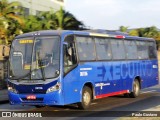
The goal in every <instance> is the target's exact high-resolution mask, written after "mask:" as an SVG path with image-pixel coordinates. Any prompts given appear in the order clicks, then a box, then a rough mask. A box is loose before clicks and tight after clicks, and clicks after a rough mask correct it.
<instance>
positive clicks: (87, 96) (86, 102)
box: [77, 86, 92, 110]
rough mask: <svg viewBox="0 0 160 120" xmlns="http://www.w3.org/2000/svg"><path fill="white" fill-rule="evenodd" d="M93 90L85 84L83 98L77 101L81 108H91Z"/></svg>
mask: <svg viewBox="0 0 160 120" xmlns="http://www.w3.org/2000/svg"><path fill="white" fill-rule="evenodd" d="M91 93H92V91H91V89H90V88H89V87H87V86H85V87H84V88H83V91H82V100H81V102H79V103H77V105H78V107H79V108H80V109H83V110H84V109H87V108H89V106H90V104H91V101H92V94H91Z"/></svg>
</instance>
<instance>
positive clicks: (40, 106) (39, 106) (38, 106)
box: [35, 105, 44, 108]
mask: <svg viewBox="0 0 160 120" xmlns="http://www.w3.org/2000/svg"><path fill="white" fill-rule="evenodd" d="M35 107H36V108H42V107H44V106H42V105H35Z"/></svg>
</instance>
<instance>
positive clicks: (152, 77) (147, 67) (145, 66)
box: [141, 60, 158, 88]
mask: <svg viewBox="0 0 160 120" xmlns="http://www.w3.org/2000/svg"><path fill="white" fill-rule="evenodd" d="M141 69H142V71H141V80H142V82H141V86H142V88H147V87H150V86H154V85H157V84H158V61H157V60H148V61H147V60H146V61H141Z"/></svg>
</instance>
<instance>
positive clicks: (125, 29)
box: [119, 26, 128, 32]
mask: <svg viewBox="0 0 160 120" xmlns="http://www.w3.org/2000/svg"><path fill="white" fill-rule="evenodd" d="M127 29H128V27H125V26H120V27H119V30H120V31H121V32H127Z"/></svg>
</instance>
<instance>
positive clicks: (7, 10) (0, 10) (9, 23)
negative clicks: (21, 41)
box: [0, 0, 24, 44]
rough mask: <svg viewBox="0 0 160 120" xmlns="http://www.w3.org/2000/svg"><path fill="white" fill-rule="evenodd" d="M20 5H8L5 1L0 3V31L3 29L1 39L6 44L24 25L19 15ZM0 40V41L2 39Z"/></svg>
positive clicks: (20, 11)
mask: <svg viewBox="0 0 160 120" xmlns="http://www.w3.org/2000/svg"><path fill="white" fill-rule="evenodd" d="M20 5H21V4H20V3H19V2H10V3H9V2H8V1H7V0H1V1H0V29H3V33H5V34H3V39H5V41H6V44H7V43H8V39H11V38H13V37H12V36H15V35H16V33H17V31H20V30H19V28H20V27H22V26H23V24H24V22H23V19H22V18H21V17H20V15H19V14H22V9H21V7H20ZM17 25H18V26H19V27H17ZM1 31H2V30H1ZM1 33H2V32H1ZM4 35H5V37H4ZM0 38H1V39H2V37H0Z"/></svg>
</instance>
